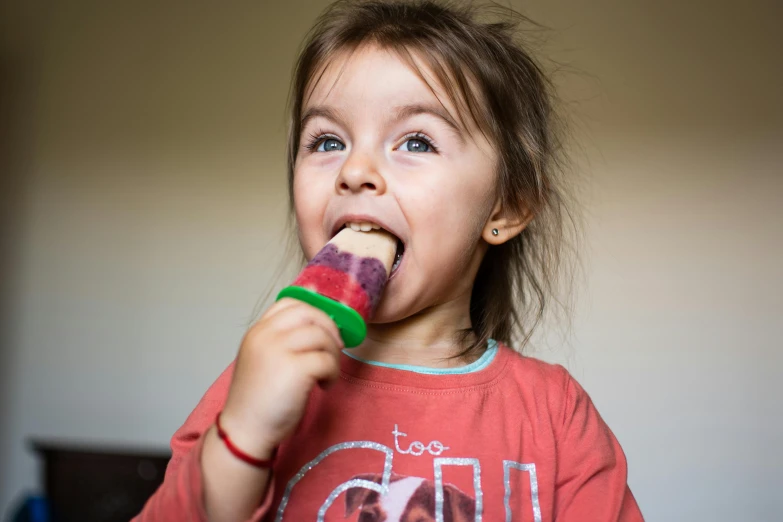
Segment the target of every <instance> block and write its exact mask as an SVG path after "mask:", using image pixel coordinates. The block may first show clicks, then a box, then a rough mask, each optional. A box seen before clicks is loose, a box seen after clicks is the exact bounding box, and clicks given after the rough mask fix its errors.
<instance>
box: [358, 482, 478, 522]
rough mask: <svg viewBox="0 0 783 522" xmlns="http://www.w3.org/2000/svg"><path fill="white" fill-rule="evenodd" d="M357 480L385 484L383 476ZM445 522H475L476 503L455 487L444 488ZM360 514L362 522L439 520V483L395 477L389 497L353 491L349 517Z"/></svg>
mask: <svg viewBox="0 0 783 522" xmlns="http://www.w3.org/2000/svg"><path fill="white" fill-rule="evenodd" d="M354 478H355V479H360V480H368V481H371V482H375V483H376V484H381V483H382V482H383V477H382V476H381V475H359V476H356V477H354ZM443 497H444V498H443V502H442V503H441V505H442V509H443V515H442V519H443V521H444V522H473V520H475V516H476V501H475V499H473V498H472V497H470V496H469V495H467V494H465V493H463V492H462V491H460V490H459V489H458V488H456V487H455V486H453V485H451V484H446V485H445V486H444V487H443ZM357 510H358V511H359V518H358V520H359V522H429V521H433V522H434V520H435V483H434V482H433V481H431V480H426V479H423V478H420V477H403V476H401V475H394V474H392V476H391V479H390V482H389V490H388V492H387V493H386V494H385V495H381V494H379V493H378V492H377V491H372V490H370V489H367V488H351V489H349V490H348V491H347V494H346V496H345V516H346V517H349V516H351V515H353V514H354V512H356V511H357Z"/></svg>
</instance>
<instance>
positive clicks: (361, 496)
mask: <svg viewBox="0 0 783 522" xmlns="http://www.w3.org/2000/svg"><path fill="white" fill-rule="evenodd" d="M356 479H360V480H367V481H369V482H375V483H376V484H380V483H381V481H382V480H383V477H382V475H380V474H378V473H367V474H364V475H356V476H355V477H353V479H351V480H356ZM371 494H375V495H377V494H378V492H377V491H373V490H371V489H367V488H350V489H349V490H348V491H346V492H345V518H348V517H349V516H351V515H352V514H353V512H354V511H356V510H357V509H359V507H360V506H362V505H363V504H364V503H365V502H366V501H367V497H369V496H370V495H371Z"/></svg>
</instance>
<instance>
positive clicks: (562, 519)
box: [554, 376, 644, 522]
mask: <svg viewBox="0 0 783 522" xmlns="http://www.w3.org/2000/svg"><path fill="white" fill-rule="evenodd" d="M564 404H565V407H564V411H563V417H562V427H561V430H560V433H559V434H558V437H557V470H558V471H557V477H556V486H555V516H554V520H555V522H591V521H595V522H599V521H600V522H610V521H611V522H638V521H643V520H644V519H643V517H642V514H641V511H640V510H639V507H638V505H637V504H636V500H635V499H634V497H633V494H632V493H631V490H630V488H629V487H628V483H627V477H628V469H627V463H626V460H625V454H624V453H623V450H622V448H621V447H620V444H619V443H618V442H617V439H616V438H615V437H614V435H613V434H612V432H611V430H610V429H609V427H608V426H607V425H606V423H604V421H603V419H602V418H601V416H600V415H599V413H598V411H597V410H596V408H595V406H594V405H593V403H592V401H591V400H590V397H589V396H588V395H587V393H586V392H585V391H584V390H583V389H582V387H581V386H580V385H579V384H578V383H577V382H576V381H575V380H574V379H573V378H571V377H570V376H569V377H568V379H567V381H566V389H565V400H564Z"/></svg>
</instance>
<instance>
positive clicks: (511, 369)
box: [499, 344, 575, 393]
mask: <svg viewBox="0 0 783 522" xmlns="http://www.w3.org/2000/svg"><path fill="white" fill-rule="evenodd" d="M499 349H500V350H501V351H502V352H503V353H504V357H505V358H506V360H507V363H506V364H507V372H508V374H509V377H511V379H512V380H513V381H514V382H515V383H517V384H519V385H522V386H524V387H535V388H536V389H538V390H541V391H543V390H547V391H549V392H551V393H558V392H559V393H566V389H567V388H568V387H569V386H571V385H572V383H573V382H575V381H574V379H573V377H572V376H571V374H570V373H568V370H566V369H565V368H564V367H563V366H562V365H560V364H552V363H548V362H546V361H542V360H541V359H536V358H535V357H530V356H527V355H523V354H521V353H519V352H517V351H515V350H513V349H512V348H509V347H508V346H506V345H503V344H501V345H499Z"/></svg>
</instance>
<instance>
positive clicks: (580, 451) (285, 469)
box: [134, 346, 643, 522]
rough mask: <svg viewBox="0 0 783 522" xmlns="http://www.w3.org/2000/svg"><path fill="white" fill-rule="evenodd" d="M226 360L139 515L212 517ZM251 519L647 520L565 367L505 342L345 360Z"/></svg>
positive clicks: (154, 519) (282, 452)
mask: <svg viewBox="0 0 783 522" xmlns="http://www.w3.org/2000/svg"><path fill="white" fill-rule="evenodd" d="M232 372H233V366H230V367H229V368H228V369H227V370H226V371H225V372H223V374H222V375H221V376H220V377H219V378H218V380H217V381H216V382H215V383H214V384H213V385H212V386H211V387H210V389H209V390H208V391H207V393H206V395H205V396H204V397H203V399H202V400H201V402H200V403H199V404H198V406H197V407H196V409H195V410H194V411H193V413H191V415H190V416H189V417H188V419H187V421H185V424H184V425H183V426H182V427H181V428H180V429H179V430H178V431H177V433H175V434H174V437H173V439H172V441H171V447H172V451H173V455H172V459H171V462H170V464H169V467H168V469H167V470H166V478H165V480H164V483H163V485H162V486H161V487H160V489H159V490H158V491H157V492H156V493H155V495H153V497H152V498H151V499H150V500H149V502H148V503H147V505H146V506H145V508H144V510H143V511H142V513H141V514H140V515H139V516H138V517H137V518H136V519H134V520H135V522H175V521H180V520H181V521H194V522H195V521H204V522H206V515H205V512H204V505H203V499H202V484H201V469H200V465H199V458H200V455H201V440H202V435H203V433H204V432H205V431H206V430H207V429H208V428H209V427H210V426H211V425H212V423H213V422H214V420H215V415H216V414H217V412H218V411H219V410H220V409H221V408H222V407H223V404H224V402H225V400H226V395H227V393H228V387H229V384H230V382H231V375H232ZM252 520H254V521H265V522H273V521H292V522H305V521H321V520H325V521H332V520H334V521H337V520H339V521H343V522H344V521H346V520H347V521H350V522H375V521H378V522H380V521H385V522H409V521H417V522H421V521H437V522H467V521H486V522H496V521H497V522H500V521H507V522H511V521H513V522H546V521H556V522H591V521H595V522H599V521H600V522H609V521H623V522H636V521H641V520H643V519H642V515H641V512H640V511H639V508H638V506H637V504H636V501H635V500H634V497H633V495H632V494H631V491H630V489H629V488H628V485H627V468H626V460H625V455H624V454H623V451H622V449H621V448H620V445H619V444H618V442H617V440H616V439H615V437H614V435H613V434H612V432H611V431H610V430H609V428H608V427H607V426H606V424H605V423H604V421H603V420H602V419H601V416H600V415H599V414H598V411H597V410H596V409H595V407H594V406H593V403H592V402H591V401H590V398H589V396H588V395H587V393H585V391H584V390H583V389H582V388H581V387H580V386H579V384H578V383H577V382H576V381H575V380H574V379H573V378H572V377H571V376H570V375H569V374H568V372H567V371H566V370H565V369H564V368H563V367H561V366H556V365H550V364H547V363H544V362H541V361H538V360H536V359H532V358H529V357H524V356H521V355H519V354H517V353H515V352H514V351H512V350H510V349H509V348H507V347H504V346H501V347H500V349H499V350H498V352H497V355H496V356H495V358H494V360H492V362H491V363H490V364H489V365H488V366H487V367H486V368H484V369H482V370H481V371H477V372H474V373H468V374H461V375H424V374H419V373H414V372H409V371H404V370H398V369H392V368H383V367H378V366H372V365H369V364H365V363H362V362H360V361H357V360H355V359H352V358H350V357H348V356H345V355H343V356H342V360H341V375H340V379H339V381H338V383H337V384H335V385H334V386H333V387H331V388H329V389H328V390H322V389H320V388H315V389H314V390H313V392H312V395H311V397H310V401H309V403H308V405H307V409H306V412H305V415H304V418H303V420H302V423H301V425H300V426H299V428H298V430H297V432H296V433H295V434H294V435H293V436H292V437H291V439H290V440H287V441H286V442H285V443H283V444H282V445H281V447H280V449H279V452H278V455H277V460H276V462H275V466H274V471H273V478H272V484H271V487H270V490H269V493H268V495H267V498H266V500H265V501H264V503H263V505H262V506H259V509H258V511H257V512H256V514H255V515H254V516H253V518H252Z"/></svg>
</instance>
